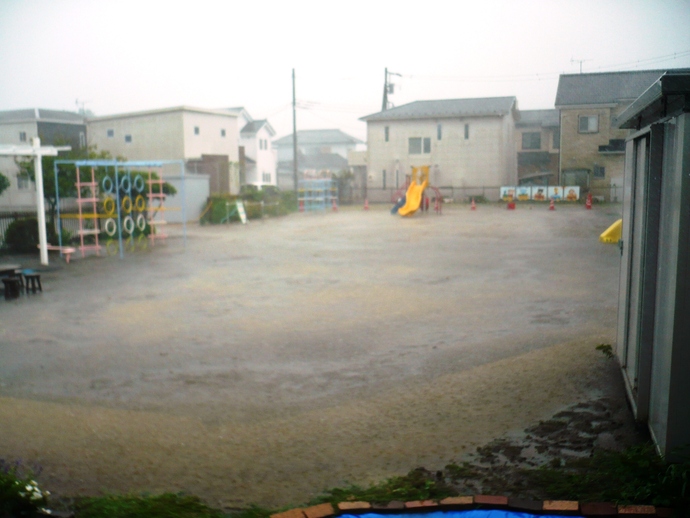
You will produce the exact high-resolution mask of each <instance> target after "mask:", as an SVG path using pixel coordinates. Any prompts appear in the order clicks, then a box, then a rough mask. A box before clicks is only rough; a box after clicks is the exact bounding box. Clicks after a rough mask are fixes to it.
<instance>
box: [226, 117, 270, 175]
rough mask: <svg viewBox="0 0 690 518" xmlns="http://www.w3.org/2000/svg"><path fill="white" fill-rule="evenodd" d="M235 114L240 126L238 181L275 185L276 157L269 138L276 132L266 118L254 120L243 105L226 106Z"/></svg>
mask: <svg viewBox="0 0 690 518" xmlns="http://www.w3.org/2000/svg"><path fill="white" fill-rule="evenodd" d="M227 111H229V112H231V113H235V114H237V121H238V128H240V134H239V145H240V152H239V156H240V171H241V173H240V182H241V184H242V185H245V184H251V185H257V186H261V185H277V184H278V178H277V174H276V166H277V157H276V150H275V149H274V147H273V143H272V142H271V139H272V138H273V137H275V135H276V132H275V130H274V129H273V127H272V126H271V124H270V123H269V122H268V120H266V119H261V120H254V119H253V118H252V116H251V115H249V112H248V111H247V110H245V109H244V108H243V107H238V108H227Z"/></svg>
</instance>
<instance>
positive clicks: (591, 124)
mask: <svg viewBox="0 0 690 518" xmlns="http://www.w3.org/2000/svg"><path fill="white" fill-rule="evenodd" d="M578 131H579V132H580V133H599V116H597V115H580V117H578Z"/></svg>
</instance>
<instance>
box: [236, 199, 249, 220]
mask: <svg viewBox="0 0 690 518" xmlns="http://www.w3.org/2000/svg"><path fill="white" fill-rule="evenodd" d="M237 214H239V215H240V221H242V223H243V224H245V225H246V224H247V212H246V211H245V210H244V202H243V201H242V200H237Z"/></svg>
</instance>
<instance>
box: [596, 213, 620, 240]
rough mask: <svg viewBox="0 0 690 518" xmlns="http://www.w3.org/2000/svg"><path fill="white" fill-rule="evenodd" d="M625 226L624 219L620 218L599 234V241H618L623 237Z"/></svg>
mask: <svg viewBox="0 0 690 518" xmlns="http://www.w3.org/2000/svg"><path fill="white" fill-rule="evenodd" d="M622 227H623V220H622V219H619V220H618V221H616V222H615V223H614V224H613V225H611V226H610V227H609V228H607V229H606V230H605V231H604V233H603V234H601V235H600V236H599V241H601V242H602V243H613V244H615V243H618V241H620V239H621V229H622Z"/></svg>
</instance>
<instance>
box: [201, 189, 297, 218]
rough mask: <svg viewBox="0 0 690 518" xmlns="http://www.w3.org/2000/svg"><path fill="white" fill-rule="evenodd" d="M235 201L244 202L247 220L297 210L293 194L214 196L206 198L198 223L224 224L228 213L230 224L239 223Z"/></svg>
mask: <svg viewBox="0 0 690 518" xmlns="http://www.w3.org/2000/svg"><path fill="white" fill-rule="evenodd" d="M237 200H242V201H243V202H244V210H245V212H246V213H247V219H260V218H262V217H277V216H285V215H287V214H289V213H290V212H295V211H296V210H297V196H296V194H295V193H294V192H277V193H275V192H270V193H268V192H263V191H258V192H250V193H246V194H245V195H242V196H234V195H214V196H210V197H209V198H208V200H207V202H206V206H205V209H204V211H203V213H202V217H201V219H200V221H199V222H200V223H201V224H204V223H211V224H218V223H226V219H227V217H228V214H229V213H234V214H232V215H231V216H230V219H229V221H230V222H231V223H232V222H238V221H240V217H239V215H238V214H237V210H236V207H237V205H236V203H237ZM262 203H263V205H262ZM209 205H210V206H209Z"/></svg>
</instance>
